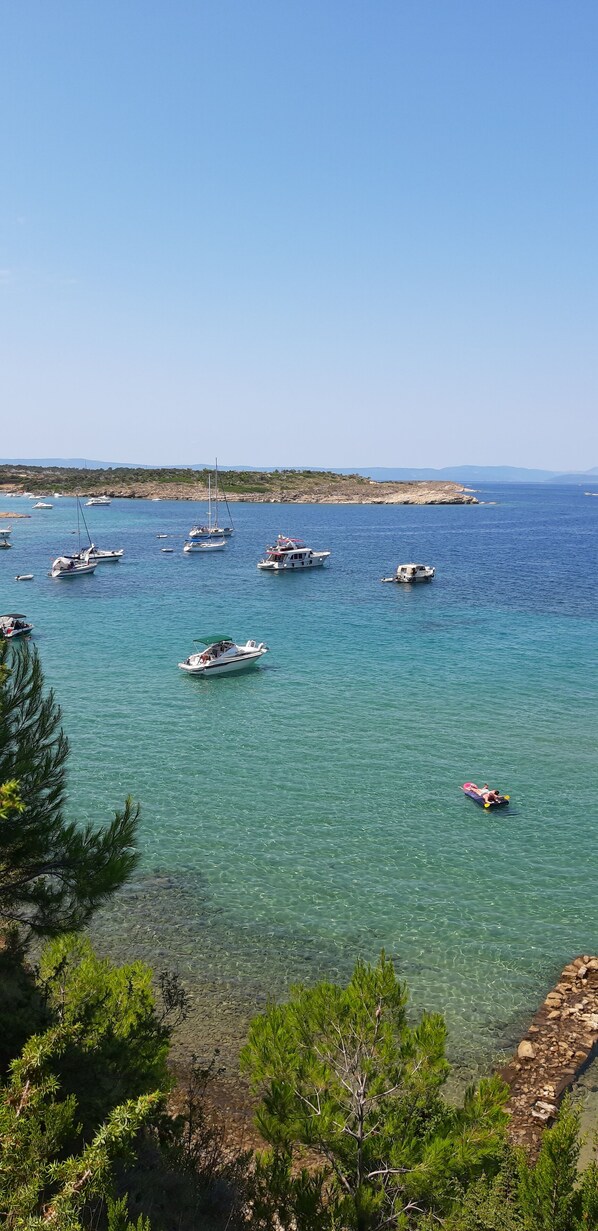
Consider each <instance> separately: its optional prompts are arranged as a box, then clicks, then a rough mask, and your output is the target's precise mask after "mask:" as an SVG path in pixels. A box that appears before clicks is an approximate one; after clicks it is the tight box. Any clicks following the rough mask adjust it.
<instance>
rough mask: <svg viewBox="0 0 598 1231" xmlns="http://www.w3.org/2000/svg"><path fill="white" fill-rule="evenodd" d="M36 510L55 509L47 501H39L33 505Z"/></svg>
mask: <svg viewBox="0 0 598 1231" xmlns="http://www.w3.org/2000/svg"><path fill="white" fill-rule="evenodd" d="M33 508H34V509H53V508H54V505H53V504H48V501H47V500H38V502H37V504H34V505H33Z"/></svg>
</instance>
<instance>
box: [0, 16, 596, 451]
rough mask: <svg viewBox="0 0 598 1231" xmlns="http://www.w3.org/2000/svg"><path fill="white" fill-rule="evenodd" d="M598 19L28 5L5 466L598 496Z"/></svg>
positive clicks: (3, 323)
mask: <svg viewBox="0 0 598 1231" xmlns="http://www.w3.org/2000/svg"><path fill="white" fill-rule="evenodd" d="M597 36H598V5H597V4H596V2H595V0H575V2H574V3H571V4H566V3H563V0H523V2H522V0H379V2H377V3H376V2H375V0H374V2H372V3H366V0H361V2H360V3H355V2H354V0H343V2H342V3H341V2H339V0H251V2H250V0H243V2H242V0H236V2H231V0H212V2H211V3H209V4H208V3H203V2H202V0H193V2H188V0H169V2H167V0H160V2H157V0H125V2H124V3H123V0H102V2H101V3H100V2H99V0H95V3H94V2H92V3H81V0H76V2H75V0H73V2H66V0H51V2H50V3H49V2H48V0H22V2H21V3H17V2H16V0H12V2H11V0H7V2H6V3H5V4H4V6H3V7H2V10H1V13H0V55H1V62H0V63H1V72H0V108H1V114H2V116H3V137H2V150H3V154H2V159H1V166H0V314H1V315H0V397H1V399H2V405H3V410H2V437H1V439H2V445H1V447H0V452H1V454H2V456H4V457H11V456H13V457H14V456H25V455H27V456H39V457H41V456H88V457H100V458H104V459H107V460H120V459H126V460H131V461H141V462H156V463H160V462H164V463H166V462H177V463H185V462H196V461H209V460H211V459H212V458H213V457H214V455H216V454H217V455H218V457H219V459H221V461H222V462H223V463H224V464H225V463H231V464H234V463H244V462H245V463H248V464H259V463H263V464H264V465H275V464H280V465H302V464H307V465H310V464H311V465H318V464H321V465H331V466H332V465H338V466H351V465H388V466H426V465H429V466H443V465H453V464H460V463H465V462H471V463H478V464H490V465H498V464H506V463H510V464H515V465H528V466H540V467H546V468H553V469H561V468H562V469H586V468H589V467H591V466H596V465H598V439H597V427H596V424H597V422H598V415H597V413H596V409H597V392H598V375H597V363H596V339H597V333H598V330H597V325H598V312H597V301H598V290H597V287H598V281H597V273H598V270H597V260H596V256H597V247H598V239H597V234H598V227H597V221H598V200H597V198H598V175H597V166H598V159H597V152H598V151H597V144H598V139H597V132H598V106H597V101H598V74H597V73H596V56H597V41H598V40H597Z"/></svg>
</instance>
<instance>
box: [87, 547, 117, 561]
mask: <svg viewBox="0 0 598 1231" xmlns="http://www.w3.org/2000/svg"><path fill="white" fill-rule="evenodd" d="M124 554H125V551H124V547H120V548H119V549H118V551H101V550H100V548H99V547H96V546H95V544H94V543H92V544H91V547H90V548H89V559H90V560H95V562H96V564H110V563H111V561H113V560H122V558H123V556H124Z"/></svg>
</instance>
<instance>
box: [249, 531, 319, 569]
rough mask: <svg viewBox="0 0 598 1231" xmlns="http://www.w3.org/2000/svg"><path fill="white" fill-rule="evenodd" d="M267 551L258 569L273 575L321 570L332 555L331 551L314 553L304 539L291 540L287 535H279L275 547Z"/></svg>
mask: <svg viewBox="0 0 598 1231" xmlns="http://www.w3.org/2000/svg"><path fill="white" fill-rule="evenodd" d="M266 551H267V553H268V554H267V555H266V557H265V559H264V560H259V561H258V568H261V569H266V570H268V571H269V572H272V573H281V572H292V571H293V570H295V571H296V570H298V569H305V568H319V567H321V566H322V565H323V564H324V561H325V560H327V559H328V557H329V555H330V552H329V551H313V549H312V548H311V547H307V545H306V544H305V543H304V542H303V539H290V538H289V537H288V535H286V534H279V536H278V538H277V540H276V542H275V544H274V546H273V547H267V548H266Z"/></svg>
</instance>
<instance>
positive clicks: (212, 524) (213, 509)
mask: <svg viewBox="0 0 598 1231" xmlns="http://www.w3.org/2000/svg"><path fill="white" fill-rule="evenodd" d="M214 474H215V478H214V495H213V496H212V476H211V475H209V476H208V521H207V524H206V525H202V526H192V527H191V529H190V531H189V538H190V539H212V538H214V539H221V538H227V539H228V538H230V536H231V534H232V533H233V532H234V526H233V524H232V521H233V519H232V517H231V512H230V509H229V507H228V500H227V499H226V495H224V493H223V495H224V503H225V504H226V510H227V513H228V516H229V518H230V522H231V524H230V526H219V525H218V500H219V497H218V461H216V466H215V472H214Z"/></svg>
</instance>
